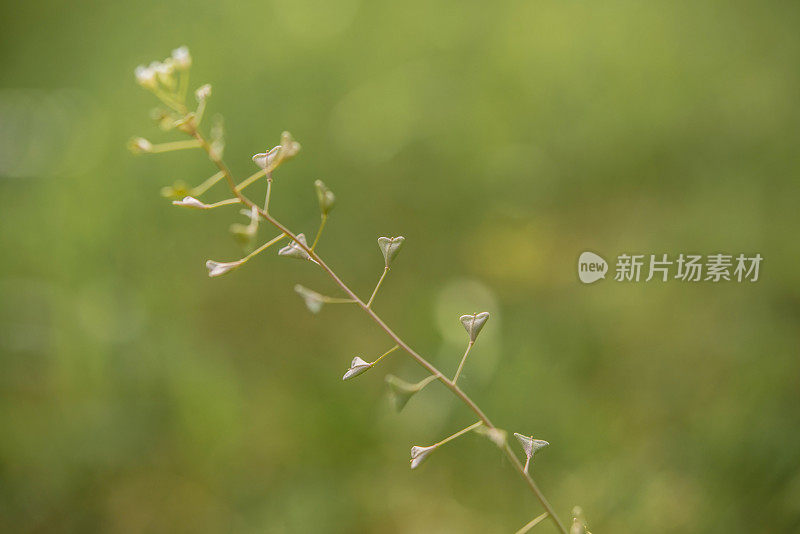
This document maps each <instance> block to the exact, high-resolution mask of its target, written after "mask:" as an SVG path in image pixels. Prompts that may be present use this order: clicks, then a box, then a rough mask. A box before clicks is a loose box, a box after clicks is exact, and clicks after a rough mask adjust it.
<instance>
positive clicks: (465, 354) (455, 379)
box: [453, 341, 475, 384]
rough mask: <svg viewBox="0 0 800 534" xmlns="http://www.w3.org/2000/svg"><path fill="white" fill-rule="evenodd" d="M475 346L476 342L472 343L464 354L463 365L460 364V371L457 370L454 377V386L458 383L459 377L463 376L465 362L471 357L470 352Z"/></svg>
mask: <svg viewBox="0 0 800 534" xmlns="http://www.w3.org/2000/svg"><path fill="white" fill-rule="evenodd" d="M474 344H475V342H474V341H470V342H469V345H467V351H466V352H465V353H464V356H462V357H461V363H459V364H458V369H457V370H456V374H455V376H454V377H453V384H455V383H456V382H458V377H459V375H461V369H463V368H464V362H466V361H467V356H469V351H471V350H472V345H474Z"/></svg>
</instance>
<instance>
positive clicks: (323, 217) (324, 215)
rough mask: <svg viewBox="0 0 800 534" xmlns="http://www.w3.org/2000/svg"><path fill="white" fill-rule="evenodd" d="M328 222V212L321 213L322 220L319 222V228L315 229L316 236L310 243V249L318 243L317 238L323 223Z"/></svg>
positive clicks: (323, 225)
mask: <svg viewBox="0 0 800 534" xmlns="http://www.w3.org/2000/svg"><path fill="white" fill-rule="evenodd" d="M326 222H328V214H327V213H323V214H322V220H321V221H320V223H319V230H317V237H315V238H314V244H313V245H311V250H314V249H315V248H317V243H319V238H320V237H321V236H322V229H323V228H325V223H326Z"/></svg>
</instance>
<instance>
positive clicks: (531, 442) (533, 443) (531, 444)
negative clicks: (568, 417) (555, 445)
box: [514, 432, 550, 458]
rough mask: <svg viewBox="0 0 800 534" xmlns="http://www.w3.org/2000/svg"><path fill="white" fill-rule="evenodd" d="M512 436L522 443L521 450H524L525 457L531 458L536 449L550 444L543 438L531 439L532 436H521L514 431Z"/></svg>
mask: <svg viewBox="0 0 800 534" xmlns="http://www.w3.org/2000/svg"><path fill="white" fill-rule="evenodd" d="M514 436H515V437H516V438H517V439H518V440H519V443H520V445H522V450H523V451H525V456H526V457H527V458H531V457H532V456H533V455H534V454H536V451H538V450H539V449H543V448H545V447H547V446H548V445H550V444H549V443H548V442H546V441H544V440H543V439H533V436H523V435H522V434H518V433H517V432H514Z"/></svg>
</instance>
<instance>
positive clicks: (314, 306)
mask: <svg viewBox="0 0 800 534" xmlns="http://www.w3.org/2000/svg"><path fill="white" fill-rule="evenodd" d="M294 290H295V292H296V293H297V294H298V295H300V297H302V299H303V302H305V303H306V308H308V310H309V311H310V312H311V313H319V311H320V310H321V309H322V305H323V304H324V303H325V302H324V301H323V300H322V297H321V295H320V294H319V293H317V292H316V291H311V290H310V289H308V288H307V287H303V286H301V285H300V284H297V285H296V286H294ZM348 372H349V371H348Z"/></svg>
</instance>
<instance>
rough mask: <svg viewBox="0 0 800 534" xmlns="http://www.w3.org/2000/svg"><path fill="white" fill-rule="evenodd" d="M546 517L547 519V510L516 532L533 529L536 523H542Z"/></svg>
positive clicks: (523, 533) (521, 533) (518, 533)
mask: <svg viewBox="0 0 800 534" xmlns="http://www.w3.org/2000/svg"><path fill="white" fill-rule="evenodd" d="M545 519H547V512H545V513H543V514H542V515H540V516H537V517H534V518H533V519H532V520H531V521H530V522H529V523H526V524H525V526H524V527H522V528H521V529H519V530H518V531H517V532H516V534H525V533H526V532H528V531H529V530H530V529H532V528H533V527H535V526H536V525H538V524H539V523H541V522H542V521H544V520H545Z"/></svg>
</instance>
